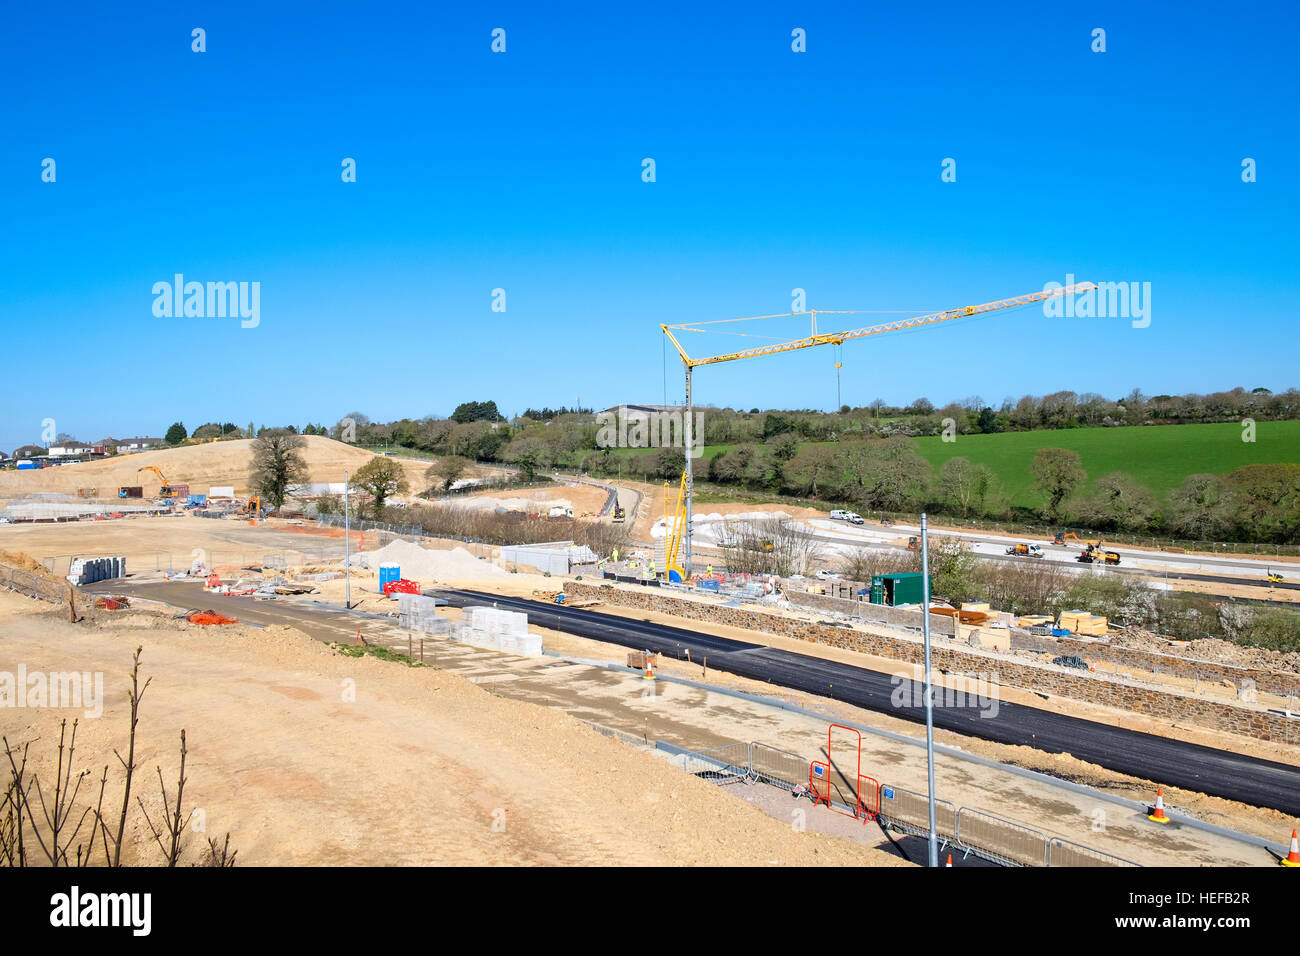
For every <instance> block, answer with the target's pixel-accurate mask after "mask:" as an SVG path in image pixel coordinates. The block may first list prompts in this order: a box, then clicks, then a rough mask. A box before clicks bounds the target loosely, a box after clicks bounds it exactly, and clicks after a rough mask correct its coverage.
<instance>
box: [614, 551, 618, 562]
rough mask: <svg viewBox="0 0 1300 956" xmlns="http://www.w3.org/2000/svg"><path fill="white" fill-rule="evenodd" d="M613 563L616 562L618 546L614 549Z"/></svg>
mask: <svg viewBox="0 0 1300 956" xmlns="http://www.w3.org/2000/svg"><path fill="white" fill-rule="evenodd" d="M614 563H615V564H617V563H618V548H615V549H614Z"/></svg>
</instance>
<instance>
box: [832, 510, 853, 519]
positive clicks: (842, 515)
mask: <svg viewBox="0 0 1300 956" xmlns="http://www.w3.org/2000/svg"><path fill="white" fill-rule="evenodd" d="M831 520H832V521H848V520H849V513H848V512H847V511H832V512H831Z"/></svg>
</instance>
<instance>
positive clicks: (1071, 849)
mask: <svg viewBox="0 0 1300 956" xmlns="http://www.w3.org/2000/svg"><path fill="white" fill-rule="evenodd" d="M1047 853H1048V857H1047V860H1048V862H1047V865H1048V866H1141V864H1140V863H1134V862H1133V861H1131V860H1126V859H1124V858H1123V857H1119V856H1113V855H1112V854H1110V853H1103V852H1101V850H1094V849H1093V848H1092V847H1090V846H1083V845H1082V844H1080V843H1071V842H1070V841H1069V840H1062V839H1061V838H1060V837H1053V838H1052V842H1051V843H1049V844H1048V845H1047Z"/></svg>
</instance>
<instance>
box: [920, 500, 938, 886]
mask: <svg viewBox="0 0 1300 956" xmlns="http://www.w3.org/2000/svg"><path fill="white" fill-rule="evenodd" d="M929 542H930V533H929V531H928V529H927V524H926V516H925V512H921V633H922V635H923V636H924V638H925V766H926V773H927V774H928V776H929V781H930V786H929V793H930V798H929V802H930V866H932V867H937V866H938V865H939V844H938V842H937V840H936V839H935V832H934V687H933V685H932V684H931V683H930V548H929Z"/></svg>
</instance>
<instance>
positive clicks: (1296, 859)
mask: <svg viewBox="0 0 1300 956" xmlns="http://www.w3.org/2000/svg"><path fill="white" fill-rule="evenodd" d="M1282 865H1283V866H1300V838H1297V837H1296V831H1295V830H1292V831H1291V852H1290V853H1288V854H1287V855H1286V859H1285V860H1283V861H1282Z"/></svg>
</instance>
